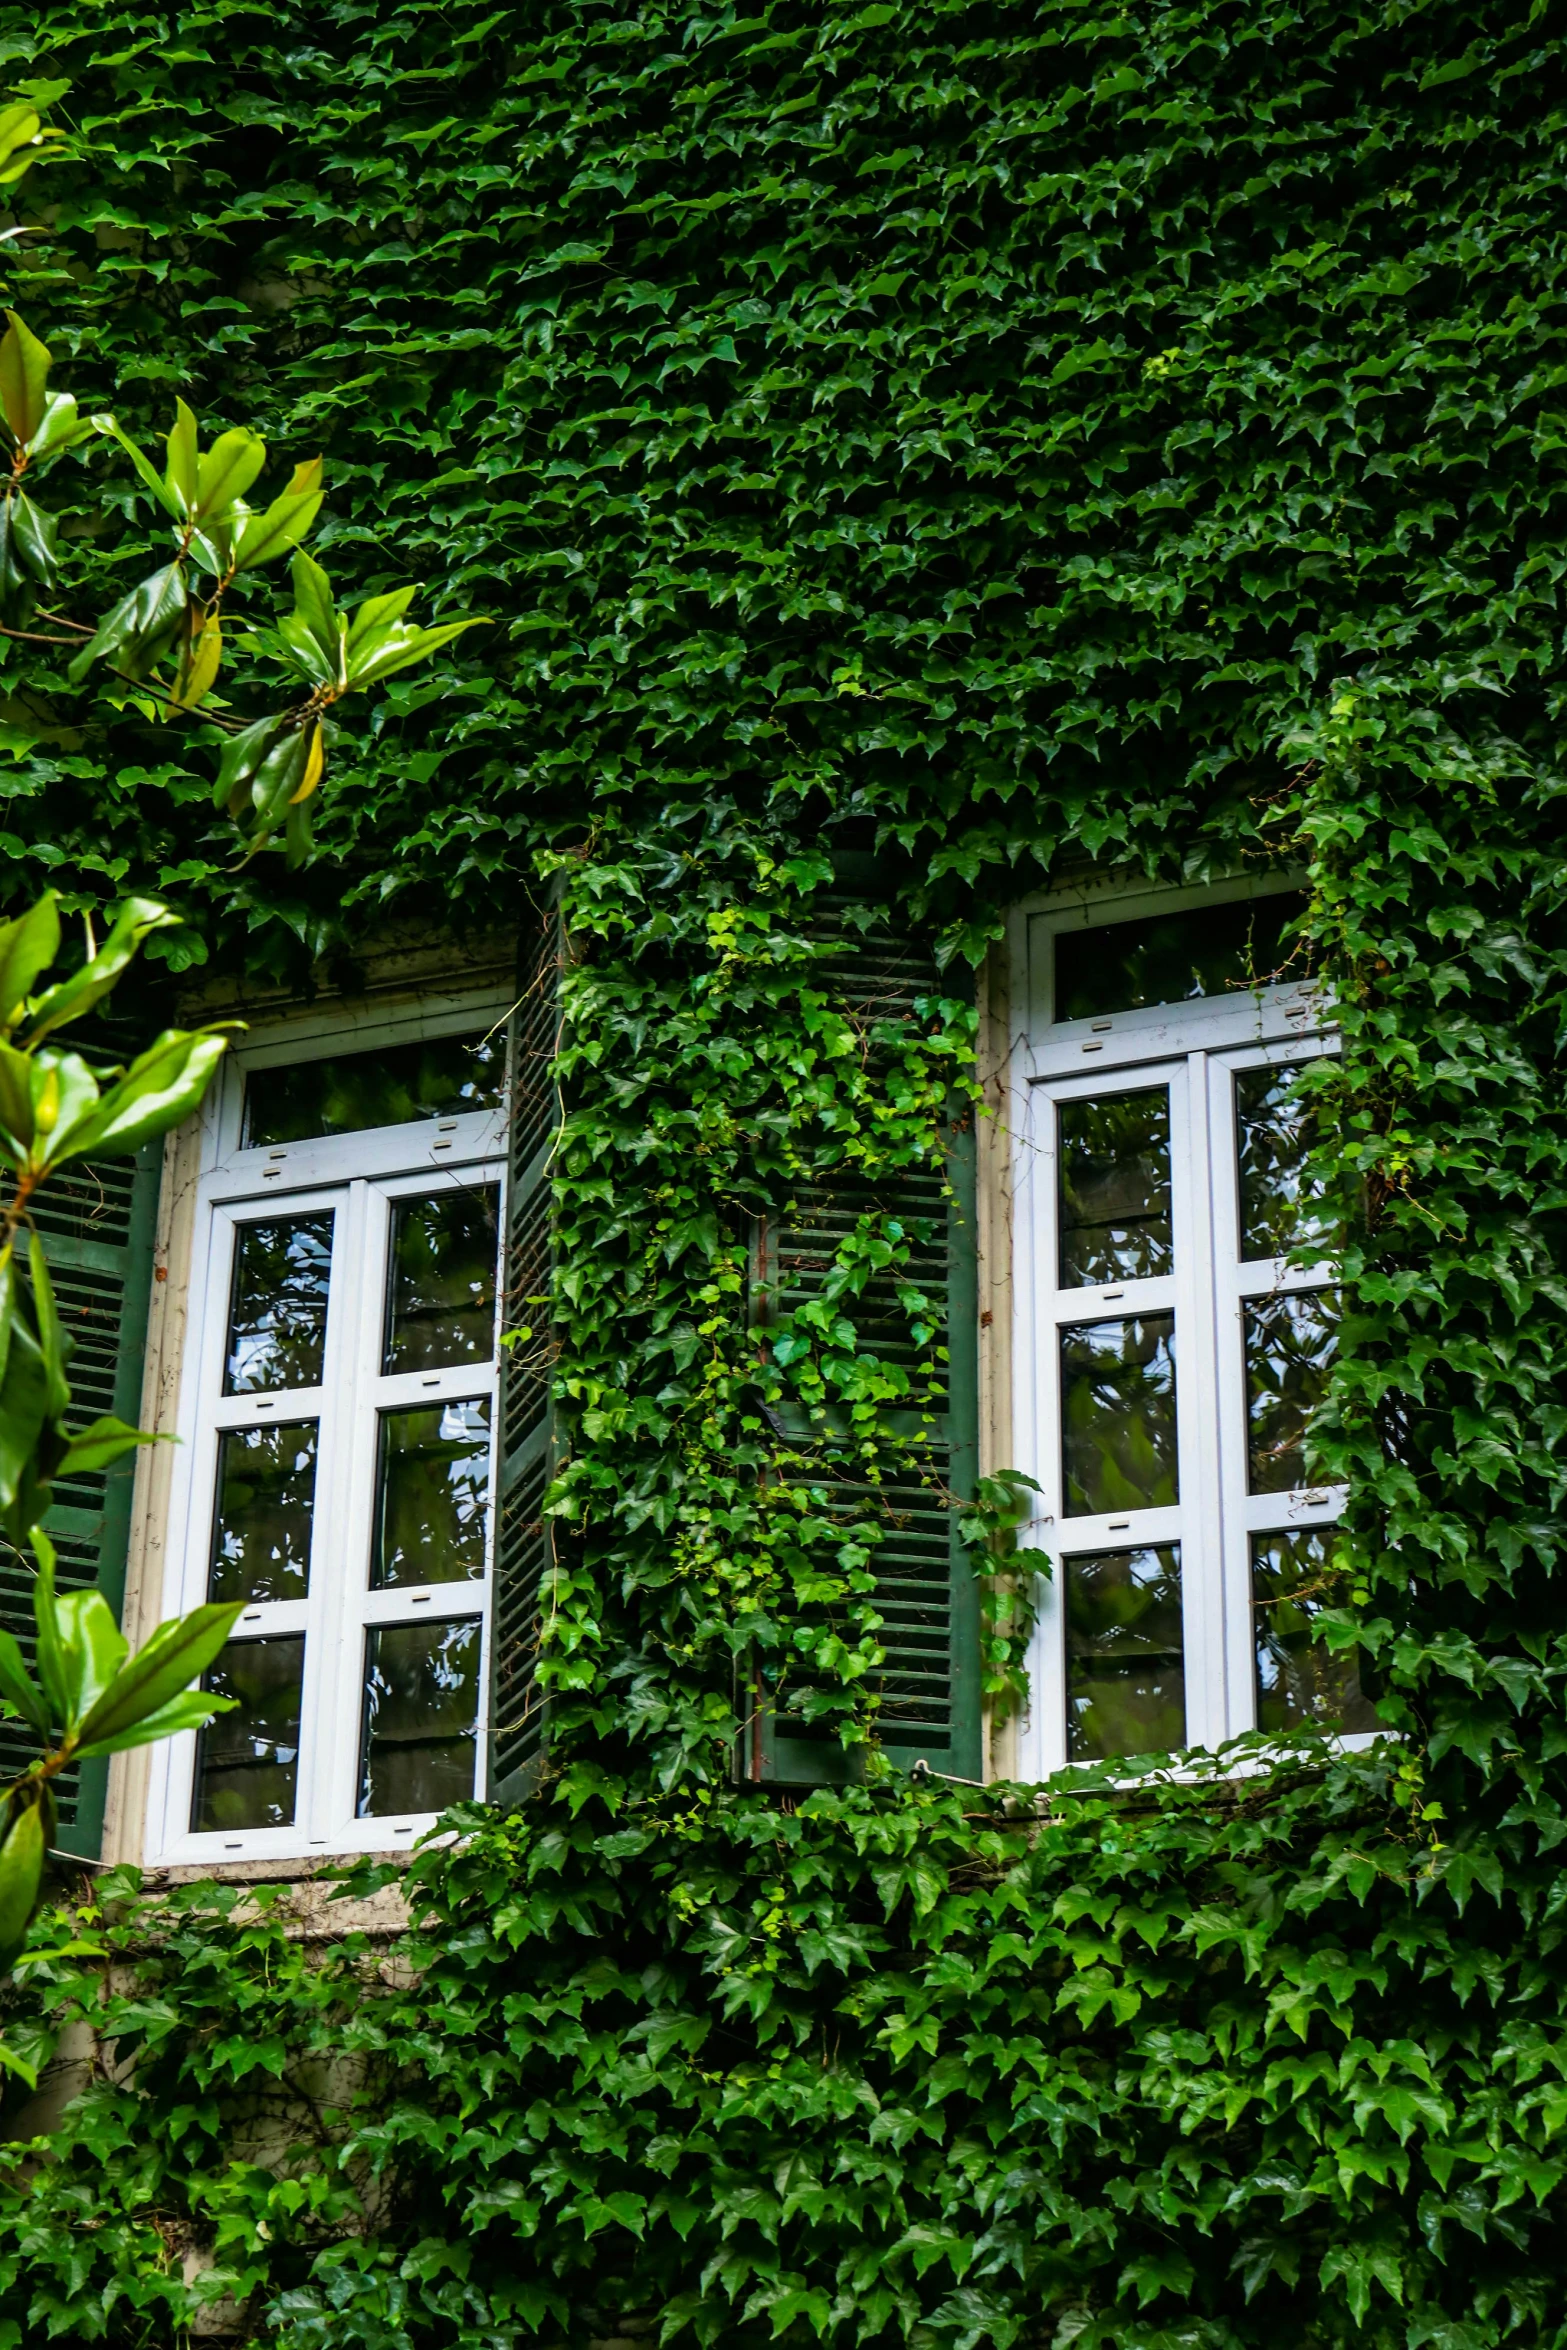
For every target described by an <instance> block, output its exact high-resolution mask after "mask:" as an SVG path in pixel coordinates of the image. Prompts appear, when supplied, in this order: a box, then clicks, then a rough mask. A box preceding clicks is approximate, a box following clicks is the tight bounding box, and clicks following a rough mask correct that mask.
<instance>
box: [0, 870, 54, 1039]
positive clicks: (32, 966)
mask: <svg viewBox="0 0 1567 2350" xmlns="http://www.w3.org/2000/svg"><path fill="white" fill-rule="evenodd" d="M59 951H60V901H59V899H58V897H57V896H56V895H55V893H54V891H53V890H46V891H45V892H44V895H43V896H42V897H41V898H40V899H39V900H38V902H37V904H36V905H34V906H29V908H28V910H27V912H26V913H25V914H18V915H17V916H16V917H15V919H14V920H13V921H10V922H7V923H4V924H3V925H0V1031H3V1032H4V1034H6V1035H9V1034H10V1033H11V1030H12V1029H13V1028H14V1027H15V1026H16V1024H17V1021H18V1019H19V1018H20V1016H21V1012H22V1008H23V1006H24V1005H25V1003H26V1001H27V999H28V997H29V996H30V995H31V994H32V991H33V988H34V987H35V986H36V984H37V982H38V979H39V977H40V975H41V973H43V972H45V971H47V970H48V968H49V966H50V964H51V963H52V962H53V961H54V959H55V956H56V955H57V954H58V953H59Z"/></svg>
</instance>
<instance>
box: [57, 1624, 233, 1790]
mask: <svg viewBox="0 0 1567 2350" xmlns="http://www.w3.org/2000/svg"><path fill="white" fill-rule="evenodd" d="M244 1606H245V1602H244V1601H243V1600H235V1601H233V1602H232V1604H228V1603H225V1604H224V1605H223V1606H221V1607H219V1606H209V1607H198V1608H196V1609H194V1610H193V1611H192V1612H191V1614H190V1615H188V1616H182V1617H180V1618H179V1619H177V1620H175V1621H171V1622H169V1623H166V1624H160V1625H159V1626H158V1629H157V1630H156V1632H154V1633H153V1634H152V1636H151V1638H150V1639H148V1640H146V1641H144V1642H143V1644H142V1646H141V1647H140V1648H139V1649H138V1650H137V1651H136V1654H135V1655H134V1656H133V1657H132V1658H131V1659H130V1662H129V1663H128V1664H126V1665H125V1666H124V1667H123V1668H122V1670H121V1671H120V1673H119V1674H118V1676H117V1677H116V1679H115V1680H114V1682H113V1683H112V1684H111V1686H110V1687H109V1688H108V1689H107V1690H105V1692H104V1694H103V1695H102V1697H100V1698H99V1700H98V1702H97V1704H96V1705H95V1706H94V1707H93V1708H92V1710H91V1712H90V1713H88V1714H87V1716H86V1717H85V1719H84V1720H83V1722H82V1724H81V1739H80V1747H81V1751H82V1752H83V1753H84V1754H85V1753H87V1752H89V1751H92V1750H96V1749H102V1748H103V1744H104V1741H106V1740H110V1739H118V1738H123V1737H124V1736H125V1734H126V1732H127V1731H129V1730H133V1729H135V1728H136V1726H137V1725H138V1724H139V1723H143V1722H146V1721H149V1720H150V1719H151V1718H152V1716H153V1715H154V1714H156V1713H158V1712H160V1711H161V1710H162V1708H163V1707H164V1706H166V1705H168V1704H170V1703H171V1702H172V1701H173V1700H174V1699H175V1698H177V1697H179V1696H182V1695H183V1694H184V1692H185V1691H186V1690H187V1689H189V1687H190V1684H191V1683H192V1682H193V1681H198V1680H200V1678H201V1676H202V1674H203V1673H204V1672H205V1671H206V1669H207V1667H208V1666H209V1665H210V1664H212V1663H213V1662H214V1661H215V1660H216V1658H217V1657H218V1655H219V1653H220V1652H221V1650H222V1648H223V1645H224V1643H225V1642H226V1640H227V1639H228V1636H229V1634H230V1633H231V1632H232V1631H233V1629H234V1626H235V1624H236V1623H237V1622H238V1621H239V1618H240V1615H241V1613H242V1612H243V1609H244Z"/></svg>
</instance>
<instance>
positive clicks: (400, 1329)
mask: <svg viewBox="0 0 1567 2350" xmlns="http://www.w3.org/2000/svg"><path fill="white" fill-rule="evenodd" d="M498 1199H499V1193H498V1192H497V1190H496V1188H495V1186H494V1185H493V1184H486V1185H484V1186H482V1187H481V1188H480V1189H479V1190H476V1191H441V1192H437V1193H436V1195H435V1197H434V1198H433V1199H405V1200H399V1201H398V1202H397V1205H396V1206H395V1207H394V1208H393V1210H392V1278H391V1288H390V1296H389V1298H388V1301H387V1315H386V1360H385V1363H384V1365H383V1368H384V1369H385V1370H388V1371H439V1370H444V1369H446V1368H447V1367H448V1366H450V1365H451V1364H453V1363H487V1362H488V1361H489V1360H490V1357H491V1356H492V1355H493V1354H494V1352H495V1257H496V1248H497V1238H498V1236H497V1233H496V1229H495V1211H496V1204H497V1201H498Z"/></svg>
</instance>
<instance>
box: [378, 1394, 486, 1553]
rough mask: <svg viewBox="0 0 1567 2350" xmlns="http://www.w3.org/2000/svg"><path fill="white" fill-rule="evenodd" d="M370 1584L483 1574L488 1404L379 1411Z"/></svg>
mask: <svg viewBox="0 0 1567 2350" xmlns="http://www.w3.org/2000/svg"><path fill="white" fill-rule="evenodd" d="M377 1492H378V1496H379V1499H378V1503H377V1511H376V1537H375V1560H374V1565H373V1569H372V1572H371V1577H370V1580H371V1583H372V1584H373V1585H374V1587H375V1588H376V1589H377V1590H386V1589H388V1588H390V1587H393V1586H396V1585H398V1584H404V1583H460V1582H461V1581H462V1580H463V1578H464V1577H465V1576H473V1575H482V1574H483V1573H484V1533H485V1520H486V1518H487V1516H488V1513H489V1493H490V1407H489V1403H488V1401H487V1400H486V1399H485V1398H484V1397H479V1398H477V1399H476V1400H474V1401H473V1402H471V1403H448V1404H432V1405H431V1406H430V1408H429V1409H428V1410H427V1411H421V1412H384V1413H383V1414H382V1416H381V1462H380V1474H379V1477H378V1479H377Z"/></svg>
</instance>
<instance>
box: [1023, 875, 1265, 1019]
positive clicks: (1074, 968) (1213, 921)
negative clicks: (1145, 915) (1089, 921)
mask: <svg viewBox="0 0 1567 2350" xmlns="http://www.w3.org/2000/svg"><path fill="white" fill-rule="evenodd" d="M1305 906H1306V901H1305V898H1304V897H1302V896H1300V895H1298V894H1297V893H1296V892H1294V891H1286V892H1285V893H1284V894H1282V895H1281V896H1279V897H1274V898H1254V899H1244V898H1243V899H1240V900H1239V901H1237V902H1236V903H1235V904H1233V905H1229V906H1199V907H1197V908H1195V909H1194V910H1193V911H1192V912H1191V913H1189V914H1160V915H1158V916H1156V917H1155V919H1154V920H1153V921H1151V922H1107V923H1103V924H1101V925H1099V926H1097V927H1095V928H1092V929H1090V928H1087V927H1085V928H1083V929H1082V930H1059V931H1057V933H1056V938H1055V955H1056V990H1055V1002H1056V1018H1057V1019H1058V1020H1096V1019H1100V1018H1103V1017H1106V1016H1108V1015H1109V1014H1111V1013H1113V1012H1132V1011H1136V1010H1137V1008H1138V1007H1139V1005H1142V1004H1180V1003H1185V1002H1186V1001H1187V1000H1188V999H1189V998H1191V997H1194V996H1205V995H1230V994H1233V993H1234V991H1235V990H1236V989H1237V988H1246V987H1255V986H1257V985H1262V986H1268V985H1270V984H1271V983H1272V982H1273V980H1274V979H1275V977H1276V976H1288V977H1290V978H1303V977H1304V976H1305V973H1306V970H1307V968H1308V966H1307V964H1306V962H1305V960H1304V958H1303V956H1302V954H1301V953H1300V951H1299V950H1298V949H1297V948H1296V946H1295V943H1294V941H1293V940H1290V939H1286V938H1285V937H1284V936H1283V935H1282V934H1283V932H1284V931H1285V930H1286V929H1287V928H1288V926H1289V925H1290V924H1291V923H1292V922H1297V921H1298V920H1299V919H1300V916H1301V915H1302V914H1303V913H1304V911H1305ZM1286 960H1287V961H1288V964H1289V969H1288V972H1287V974H1286V973H1284V972H1282V970H1281V966H1283V965H1284V963H1285V962H1286Z"/></svg>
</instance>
